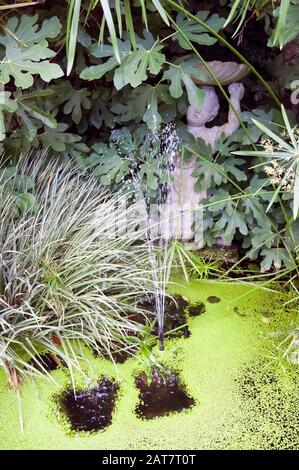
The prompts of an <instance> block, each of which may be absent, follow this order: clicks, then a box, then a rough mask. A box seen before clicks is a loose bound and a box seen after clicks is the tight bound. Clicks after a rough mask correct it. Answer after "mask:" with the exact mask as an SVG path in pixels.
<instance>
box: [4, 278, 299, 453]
mask: <svg viewBox="0 0 299 470" xmlns="http://www.w3.org/2000/svg"><path fill="white" fill-rule="evenodd" d="M173 289H174V291H173V292H176V294H180V295H182V296H183V297H184V298H186V299H188V300H189V301H190V302H191V303H190V304H189V306H187V309H186V318H187V321H188V323H189V324H188V327H189V331H190V333H191V334H190V336H189V337H188V338H186V337H184V335H182V336H180V337H178V338H173V339H169V340H168V339H167V337H166V339H165V351H159V348H158V346H157V347H156V348H154V350H153V353H154V355H155V357H156V360H157V361H158V362H159V363H160V364H163V365H164V366H165V369H164V370H168V371H169V375H168V376H167V377H166V376H165V375H163V374H162V376H161V375H160V374H156V376H155V375H154V376H153V377H152V379H153V380H152V382H147V380H146V377H145V372H146V370H145V363H144V359H143V358H142V356H136V357H132V358H129V359H127V360H126V361H125V362H124V363H122V364H117V365H115V364H113V363H112V362H111V361H108V360H107V359H103V358H99V357H95V356H94V355H93V354H92V352H86V355H87V358H88V361H86V364H85V366H84V367H85V368H84V370H85V372H86V376H89V377H90V378H89V380H88V382H87V381H86V377H84V376H82V374H79V373H77V372H76V371H75V370H74V371H73V373H74V380H75V383H76V387H77V397H78V400H77V402H76V403H75V404H74V402H73V401H72V397H73V396H74V395H73V391H72V390H71V389H70V382H71V381H70V375H69V373H68V372H67V371H66V370H65V368H61V367H59V368H57V369H56V370H54V371H52V372H51V375H52V377H53V379H54V380H55V381H56V384H55V383H52V382H49V380H47V379H46V378H43V377H39V378H35V379H34V381H29V380H28V381H27V382H25V383H23V384H22V386H21V404H22V415H23V421H24V432H23V433H21V432H20V425H19V412H18V405H17V399H16V395H15V393H14V392H13V391H12V390H10V389H9V387H8V386H7V384H6V379H5V377H4V375H3V374H1V375H0V422H1V427H0V448H5V449H7V448H10V449H111V448H112V449H148V448H151V449H169V448H172V449H298V447H299V445H298V435H299V423H298V409H299V396H298V383H299V380H298V379H299V372H298V367H296V366H292V365H288V364H287V363H286V361H283V360H282V357H281V354H280V353H279V351H278V350H277V349H276V346H277V344H278V341H279V339H277V338H276V337H275V336H273V335H272V334H273V332H277V331H282V330H284V331H285V330H287V329H289V328H291V327H294V325H295V324H298V314H297V313H296V312H295V311H292V309H291V308H286V307H285V306H284V303H285V301H286V300H287V298H286V296H285V295H284V294H283V293H275V292H272V291H263V290H260V289H256V288H254V287H253V286H252V285H249V284H246V285H245V284H235V283H216V282H200V281H194V282H191V283H190V284H189V285H186V284H182V285H181V286H180V287H178V286H176V287H175V288H174V287H173ZM212 296H216V297H218V298H219V299H221V301H219V302H216V303H215V302H214V303H211V302H209V301H208V298H209V297H212ZM188 310H189V312H190V313H189V314H188ZM265 312H268V313H269V312H271V315H270V314H268V315H267V317H265V315H264V314H265ZM265 318H266V319H267V321H265ZM104 378H105V380H107V382H105V380H104ZM103 380H104V382H103ZM101 381H102V382H101ZM57 384H58V387H57ZM105 384H106V385H107V387H108V389H109V390H108V389H107V390H106V391H105V393H106V392H108V395H109V397H108V396H106V395H105V397H104V398H105V399H104V400H103V395H102V392H103V389H102V387H103V386H106V385H105ZM110 392H111V393H110ZM172 392H173V393H172ZM86 393H87V395H86ZM153 394H154V395H155V396H156V397H158V400H159V406H157V405H156V403H155V400H153ZM171 394H172V395H171ZM57 395H59V396H60V397H61V396H64V397H65V400H66V401H65V404H69V401H70V402H71V401H72V404H71V406H70V409H71V413H69V414H68V415H67V414H66V413H65V412H66V408H65V409H64V410H62V409H61V406H59V405H58V403H57ZM167 395H168V399H166V396H167ZM170 396H173V401H171V400H172V399H170V400H169V397H170ZM111 397H112V399H111ZM167 402H168V405H171V406H169V409H167V407H166V403H167ZM80 406H83V411H84V412H83V415H85V418H86V417H87V421H88V420H89V418H90V421H92V419H91V418H92V416H93V415H94V409H95V408H96V411H97V413H98V414H99V416H105V419H104V418H100V419H99V420H98V421H97V418H95V421H94V423H93V425H92V426H91V430H92V432H88V429H85V428H84V426H85V425H82V423H81V421H80V419H81V418H80V419H79V420H77V421H76V422H75V420H73V424H72V421H71V419H72V418H70V417H71V415H72V410H75V413H74V415H75V416H77V411H78V408H79V409H80ZM90 410H91V411H90ZM89 412H91V415H89ZM145 418H149V419H145ZM101 420H102V421H101ZM80 423H81V424H80Z"/></svg>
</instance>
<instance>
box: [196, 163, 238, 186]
mask: <svg viewBox="0 0 299 470" xmlns="http://www.w3.org/2000/svg"><path fill="white" fill-rule="evenodd" d="M198 161H199V163H198V168H196V170H194V172H193V176H196V177H198V178H199V180H198V183H197V188H198V189H199V190H200V189H209V188H211V187H214V186H220V185H221V184H223V183H227V181H228V180H229V178H232V177H234V178H235V179H236V180H237V181H246V179H247V176H246V174H245V172H244V171H243V170H240V169H239V168H238V166H239V165H242V164H243V163H244V162H245V160H243V159H240V158H235V157H226V158H220V159H218V160H216V161H215V160H214V159H213V157H212V156H207V155H206V156H204V157H202V158H200V159H198Z"/></svg>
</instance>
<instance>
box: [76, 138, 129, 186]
mask: <svg viewBox="0 0 299 470" xmlns="http://www.w3.org/2000/svg"><path fill="white" fill-rule="evenodd" d="M91 150H92V152H91V154H90V156H89V157H88V158H87V159H86V160H85V164H86V165H87V166H88V167H90V168H93V171H94V173H95V174H96V175H99V176H100V181H101V183H102V184H104V185H109V184H111V183H112V182H113V181H115V182H116V183H120V181H122V179H123V178H124V176H125V175H127V174H128V173H129V170H130V165H129V161H128V160H125V159H124V158H122V157H120V156H119V155H118V152H117V149H116V148H115V147H114V145H110V146H107V145H105V144H101V143H99V144H94V145H93V146H92V149H91Z"/></svg>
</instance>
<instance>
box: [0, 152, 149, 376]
mask: <svg viewBox="0 0 299 470" xmlns="http://www.w3.org/2000/svg"><path fill="white" fill-rule="evenodd" d="M45 158H46V156H44V157H42V156H40V160H39V162H35V163H32V162H30V159H29V158H25V159H24V158H23V160H22V161H21V163H19V164H18V166H17V167H9V168H6V169H5V170H1V173H0V214H1V217H0V249H1V260H0V268H1V269H0V273H1V275H0V312H1V319H0V345H1V356H0V365H1V366H2V367H4V369H5V370H6V372H7V374H8V376H9V378H11V379H13V377H14V373H15V372H16V373H17V375H24V374H30V373H32V372H37V371H36V369H37V368H38V367H39V368H40V369H42V370H43V371H44V367H43V365H42V364H40V362H39V359H38V357H37V354H38V353H41V352H43V351H48V352H50V353H51V354H52V355H54V357H57V358H58V359H59V360H60V361H61V362H63V363H65V364H66V365H68V366H69V368H70V370H71V371H72V368H77V369H78V367H79V366H78V363H77V360H76V356H75V353H74V351H76V354H77V355H78V354H80V353H79V351H78V349H77V346H78V341H80V342H82V341H83V343H85V345H87V346H88V347H89V348H91V349H93V350H95V351H97V352H98V354H106V355H107V354H111V353H112V352H113V351H114V350H119V349H122V348H123V347H126V346H129V347H134V344H133V343H132V342H131V340H130V337H131V336H134V335H136V333H138V331H139V330H140V324H138V323H136V321H134V320H133V319H132V318H131V315H132V313H134V312H135V313H136V314H141V315H146V312H145V311H144V310H142V311H141V310H139V309H138V308H137V307H136V305H135V302H136V299H137V301H138V299H141V298H142V297H143V296H144V295H150V294H151V292H152V291H153V285H152V277H151V271H150V269H149V262H148V249H147V246H146V244H145V243H142V240H144V239H145V229H138V230H136V226H138V224H139V225H140V224H141V222H142V219H141V215H140V216H139V217H138V215H137V214H138V212H137V210H136V206H135V205H131V206H129V207H128V206H127V204H126V199H125V198H124V197H120V196H119V195H115V196H111V194H109V193H107V191H103V190H102V189H101V188H100V187H99V185H98V181H97V178H96V177H94V176H93V175H90V174H87V173H83V172H81V171H79V170H78V168H76V167H71V166H70V165H69V166H68V167H65V166H61V165H58V164H57V162H56V163H55V161H53V160H52V161H51V160H49V159H48V160H47V161H45ZM8 185H10V189H13V191H12V190H10V191H7V190H8ZM33 189H34V194H35V196H36V199H34V196H33V195H32V193H31V191H32V190H33ZM30 194H31V198H30V197H29V195H30ZM30 203H32V204H30ZM16 204H17V207H18V209H21V210H17V211H16ZM33 205H34V207H33ZM33 209H34V210H33ZM116 230H117V232H116ZM34 357H35V360H34V361H35V362H34V361H33V360H32V359H33V358H34ZM29 359H31V360H32V361H31V362H26V361H28V360H29ZM44 372H45V371H44ZM14 385H16V384H15V383H14Z"/></svg>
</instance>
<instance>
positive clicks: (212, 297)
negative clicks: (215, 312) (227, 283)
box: [207, 295, 221, 304]
mask: <svg viewBox="0 0 299 470" xmlns="http://www.w3.org/2000/svg"><path fill="white" fill-rule="evenodd" d="M207 301H208V302H210V304H218V303H219V302H221V299H220V297H217V295H210V296H209V297H208V298H207Z"/></svg>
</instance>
